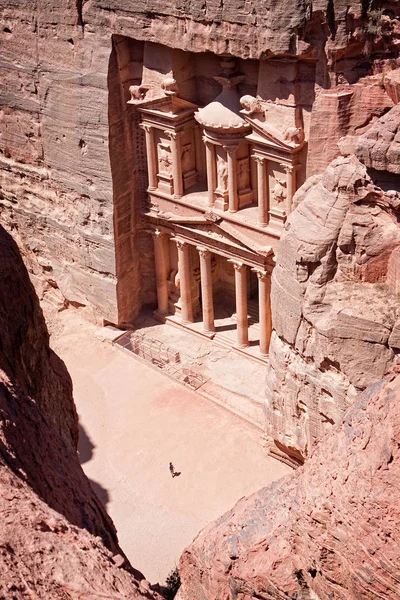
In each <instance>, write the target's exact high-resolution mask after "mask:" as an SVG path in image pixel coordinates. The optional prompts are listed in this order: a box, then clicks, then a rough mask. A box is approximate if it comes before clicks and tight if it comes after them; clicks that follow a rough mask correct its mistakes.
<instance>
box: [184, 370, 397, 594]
mask: <svg viewBox="0 0 400 600" xmlns="http://www.w3.org/2000/svg"><path fill="white" fill-rule="evenodd" d="M399 435H400V377H399V376H396V375H390V376H387V377H386V378H385V379H383V380H381V381H380V382H378V383H376V384H374V385H373V386H372V387H371V388H369V389H368V390H367V391H365V392H364V393H363V394H362V395H361V397H360V398H359V400H358V401H357V402H356V404H355V405H354V406H353V407H352V408H351V409H350V410H349V411H348V412H347V414H346V416H345V419H344V421H343V423H341V424H340V425H339V426H338V427H336V428H335V430H334V431H333V432H332V434H331V435H328V436H326V437H325V438H324V440H323V441H321V442H320V443H319V444H318V445H317V447H316V448H315V450H314V452H313V455H312V456H311V458H310V459H309V460H308V461H307V463H306V465H304V466H303V467H301V468H299V469H298V470H297V471H296V472H295V473H294V474H293V475H289V476H288V477H286V478H285V479H284V480H281V482H277V483H275V484H273V485H270V486H269V487H267V488H264V489H262V490H260V491H259V492H258V493H256V494H254V495H253V496H250V497H249V498H244V499H242V500H240V501H239V502H238V504H237V505H236V506H235V507H234V508H233V509H232V510H231V511H230V512H228V513H226V514H225V515H224V516H222V517H221V518H220V519H219V520H218V521H216V522H215V523H212V524H211V525H209V526H208V527H206V528H205V529H204V530H203V531H202V532H201V533H200V534H199V536H198V537H197V538H196V540H195V541H194V542H193V544H192V545H191V546H190V547H189V548H188V549H187V550H186V551H185V552H184V554H183V555H182V558H181V563H180V573H181V578H182V582H183V585H182V592H181V593H182V598H183V600H221V599H222V598H224V599H225V600H233V599H235V600H252V599H255V598H265V599H267V598H268V599H270V600H275V599H276V600H278V598H279V599H281V598H293V599H294V598H296V599H297V600H310V599H315V600H316V599H317V598H318V599H319V600H328V598H335V599H336V598H337V599H338V600H339V599H340V600H356V599H357V600H360V599H365V600H367V599H369V598H375V597H381V598H385V599H388V600H397V598H399V597H400V584H399V581H400V577H399V576H400V572H399V564H398V555H399V545H400V537H399V531H400V530H399V524H400V502H399V500H400V497H399V488H398V485H397V482H398V478H399V476H400V450H399V444H398V440H399Z"/></svg>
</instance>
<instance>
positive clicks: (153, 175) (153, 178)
mask: <svg viewBox="0 0 400 600" xmlns="http://www.w3.org/2000/svg"><path fill="white" fill-rule="evenodd" d="M140 127H141V128H142V129H143V131H144V133H145V136H146V154H147V172H148V175H149V191H154V190H156V189H157V157H156V148H155V144H154V129H153V127H152V126H151V125H148V124H147V123H142V125H141V126H140Z"/></svg>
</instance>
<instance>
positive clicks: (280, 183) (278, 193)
mask: <svg viewBox="0 0 400 600" xmlns="http://www.w3.org/2000/svg"><path fill="white" fill-rule="evenodd" d="M272 197H273V199H274V200H275V202H276V203H277V204H281V203H282V202H284V201H285V200H286V197H287V193H286V181H285V180H284V179H278V178H277V179H276V183H275V186H274V189H273V190H272Z"/></svg>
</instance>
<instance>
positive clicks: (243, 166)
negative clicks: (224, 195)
mask: <svg viewBox="0 0 400 600" xmlns="http://www.w3.org/2000/svg"><path fill="white" fill-rule="evenodd" d="M249 172H250V169H249V159H248V158H241V159H240V160H238V173H237V181H238V190H247V189H248V188H249Z"/></svg>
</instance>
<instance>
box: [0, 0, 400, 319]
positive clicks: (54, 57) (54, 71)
mask: <svg viewBox="0 0 400 600" xmlns="http://www.w3.org/2000/svg"><path fill="white" fill-rule="evenodd" d="M0 15H1V21H2V23H3V28H2V31H0V40H1V44H2V64H1V66H0V72H1V78H0V82H1V83H0V98H1V100H0V104H1V112H0V132H1V136H0V166H1V169H2V178H1V181H0V188H1V189H0V211H1V215H2V220H3V222H4V224H5V226H6V227H7V229H8V230H10V231H11V230H12V231H13V235H14V237H15V239H16V240H17V241H18V245H19V246H20V247H21V248H23V251H24V259H25V261H26V264H27V266H28V268H29V271H30V274H31V278H32V280H33V282H34V284H35V287H36V289H37V292H38V295H39V297H40V299H44V300H46V302H47V304H48V305H49V306H51V307H53V308H56V309H62V308H63V307H64V306H65V304H66V303H67V302H69V303H73V304H74V305H76V306H84V307H87V308H88V316H90V317H91V318H93V319H100V320H105V321H110V322H113V323H131V322H133V320H134V319H135V318H136V316H137V315H138V313H139V312H140V310H141V308H142V306H143V304H146V303H148V304H149V303H152V302H154V299H155V274H154V266H153V255H152V247H151V244H150V243H149V240H148V239H147V238H146V236H145V235H144V233H143V231H142V223H141V217H140V212H141V211H142V210H143V188H144V184H143V183H142V180H143V176H144V172H145V171H144V167H143V161H145V150H144V134H143V132H140V131H139V133H138V134H137V135H136V134H135V135H133V134H132V131H134V130H135V128H137V127H136V126H137V123H133V122H132V120H133V118H132V111H131V112H130V113H129V112H128V111H127V106H126V101H127V100H128V98H129V91H128V90H129V86H130V85H137V84H140V83H141V82H142V81H146V82H147V81H148V80H151V79H152V78H154V77H155V76H156V75H155V73H157V67H158V66H159V65H157V64H155V63H154V60H155V62H157V60H158V59H157V58H155V55H156V53H155V52H154V50H155V49H156V47H157V46H158V48H159V47H160V45H162V48H163V51H162V55H163V56H164V57H165V60H166V62H168V61H169V62H170V64H171V65H172V66H173V68H172V67H171V69H167V71H168V73H170V71H171V70H172V71H174V73H175V72H176V73H178V74H179V76H180V77H182V78H183V79H184V80H185V82H186V83H185V85H186V90H188V89H189V88H190V85H191V84H190V81H191V77H193V74H195V76H196V77H198V78H199V79H198V81H199V83H198V88H199V89H200V98H199V104H202V102H203V101H204V98H202V97H201V94H202V92H203V91H204V90H206V91H207V90H208V92H210V89H211V91H212V92H213V91H215V92H216V93H218V88H212V86H213V85H215V84H214V83H213V80H212V75H213V74H215V73H214V72H213V70H214V67H213V66H212V64H211V63H210V64H209V65H208V66H207V65H206V67H205V69H204V73H203V72H202V73H194V72H195V70H196V69H195V68H194V67H193V56H191V57H189V58H188V60H187V61H186V63H185V62H184V60H183V57H187V56H188V53H195V54H196V56H200V55H201V56H202V57H203V58H204V60H205V61H207V60H208V58H209V57H210V56H211V53H213V54H214V55H221V54H223V53H228V54H231V55H232V56H235V57H237V59H238V60H239V67H240V68H242V67H246V68H245V69H244V71H246V73H247V82H246V89H244V92H243V93H246V94H247V93H253V91H254V90H253V91H252V88H255V87H256V82H257V72H258V71H259V73H260V74H261V76H260V85H259V91H260V94H261V96H262V97H263V98H264V99H265V100H267V101H268V102H270V101H272V102H277V103H278V104H290V105H292V104H294V103H295V104H296V106H297V108H298V110H299V111H300V112H301V111H303V112H304V127H305V130H306V131H307V132H308V131H309V132H310V137H309V140H310V145H309V148H310V159H309V161H308V162H309V165H310V167H309V168H310V172H311V171H312V172H315V171H316V170H318V171H321V170H322V169H323V168H324V167H325V166H326V165H327V164H328V163H329V162H330V160H331V159H332V158H334V157H335V156H336V155H337V153H338V149H337V147H336V139H337V138H338V137H340V136H343V135H346V134H349V133H350V132H352V131H353V130H355V129H356V128H358V127H361V126H362V127H364V126H367V125H368V124H370V123H372V121H371V119H372V120H373V119H374V118H376V117H378V116H380V114H381V112H379V111H384V110H386V109H387V108H389V107H390V106H391V105H392V103H393V102H394V101H395V98H396V97H397V96H396V94H397V91H396V90H397V84H396V77H391V76H390V72H391V71H392V70H393V69H395V68H396V67H397V66H398V63H397V48H398V43H399V31H398V30H399V26H398V18H397V17H398V15H399V6H398V3H395V2H392V1H385V2H382V3H381V4H380V8H379V10H372V9H371V10H370V9H369V8H368V6H367V3H366V2H361V1H360V2H355V3H352V5H351V6H348V3H347V2H344V0H334V1H332V0H317V1H314V2H309V1H308V0H301V1H299V2H297V3H295V4H293V3H291V2H277V1H276V0H274V1H272V0H271V1H270V2H267V3H265V2H264V1H261V0H254V1H253V2H250V3H249V2H242V1H241V0H240V1H239V0H235V1H234V2H220V3H218V2H207V3H204V2H199V0H190V1H189V0H182V1H181V0H180V1H179V2H175V1H172V0H170V1H168V2H162V3H161V2H158V1H157V0H153V1H152V2H150V3H149V2H147V3H145V4H143V3H132V2H128V1H127V0H124V1H123V2H115V1H114V0H90V1H88V0H80V1H76V2H75V1H71V0H68V1H66V2H63V3H61V2H58V1H57V0H50V1H49V2H45V3H43V2H39V3H36V4H31V3H28V4H26V3H25V4H23V3H15V2H13V1H12V0H6V1H4V2H2V5H1V8H0ZM207 53H208V54H207ZM289 57H291V58H294V59H296V61H297V60H298V61H299V69H298V73H299V75H298V78H297V79H296V81H294V80H293V72H294V71H295V70H296V69H293V68H292V67H293V65H294V63H292V62H291V61H290V60H288V58H289ZM269 59H271V60H269ZM277 61H279V62H277ZM277 65H279V67H278V68H277ZM163 72H164V71H163V69H161V73H159V74H158V75H160V76H162V73H163ZM377 74H379V75H381V74H382V77H383V74H387V76H386V75H385V77H386V80H385V81H386V83H385V85H384V86H383V87H379V85H377V84H376V81H375V83H374V85H373V86H372V85H371V86H370V84H369V83H368V82H364V83H361V84H359V85H358V84H357V82H358V81H359V80H360V79H361V78H365V77H366V76H374V75H377ZM164 75H165V73H164ZM356 84H357V86H358V87H357V89H356V88H354V94H353V95H352V100H351V101H350V102H349V103H348V105H347V104H346V102H345V106H344V105H343V102H342V101H341V100H340V98H339V100H338V88H337V86H338V85H339V86H344V87H345V88H346V89H345V90H344V91H345V94H346V93H347V91H348V90H350V91H352V90H353V87H354V86H355V85H356ZM375 84H376V85H375ZM369 87H371V89H368V92H367V94H363V93H362V90H363V89H364V88H369ZM331 88H332V89H334V92H335V93H336V99H335V98H333V100H332V99H330V100H329V99H326V98H325V96H324V98H322V99H321V101H319V96H320V94H321V93H323V94H324V93H325V92H329V90H330V89H331ZM347 88H348V90H347ZM372 88H373V92H374V93H372V92H371V90H372ZM182 89H183V88H182ZM293 90H295V91H294V92H293ZM216 93H215V94H214V96H215V95H216ZM335 93H334V95H335ZM293 94H294V96H295V102H294V99H293ZM340 94H341V92H340ZM340 94H339V96H340ZM183 95H184V96H185V93H184V94H183ZM189 95H190V94H189ZM209 95H210V94H209ZM350 95H351V94H350ZM366 95H367V96H368V100H367V101H366V103H365V106H364V100H365V97H366ZM187 99H190V98H189V97H187ZM325 100H326V101H325ZM314 102H315V110H314ZM203 103H204V102H203ZM361 105H362V108H360V107H361ZM313 112H314V113H315V114H314V115H313V114H312V113H313ZM327 115H329V117H328V118H327ZM357 115H359V116H360V118H361V117H362V119H363V122H362V123H361V122H360V119H357ZM330 117H332V118H330ZM353 117H354V118H353ZM327 123H328V125H329V127H330V128H331V130H330V135H328V136H327V135H326V125H327ZM307 139H308V138H307Z"/></svg>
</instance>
